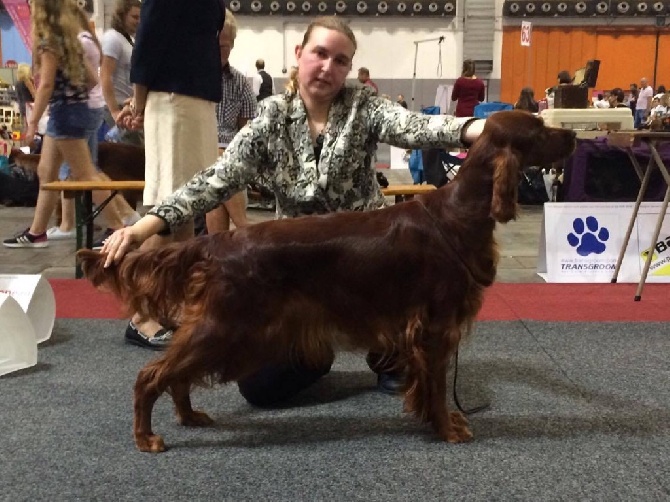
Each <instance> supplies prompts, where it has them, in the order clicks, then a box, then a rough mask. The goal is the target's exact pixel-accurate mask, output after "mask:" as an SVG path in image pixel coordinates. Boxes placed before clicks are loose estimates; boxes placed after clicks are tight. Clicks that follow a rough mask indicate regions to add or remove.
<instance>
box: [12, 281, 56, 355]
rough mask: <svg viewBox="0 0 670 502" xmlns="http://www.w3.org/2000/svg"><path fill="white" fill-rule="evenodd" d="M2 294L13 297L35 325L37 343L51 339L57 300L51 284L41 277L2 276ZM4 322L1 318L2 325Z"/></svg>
mask: <svg viewBox="0 0 670 502" xmlns="http://www.w3.org/2000/svg"><path fill="white" fill-rule="evenodd" d="M0 293H4V294H8V295H10V296H12V297H13V298H14V299H15V300H16V301H17V303H18V304H19V305H20V306H21V308H22V309H23V311H24V312H25V313H26V315H27V316H28V319H29V320H30V322H31V323H32V325H33V330H34V333H35V341H36V342H37V343H42V342H44V341H46V340H48V339H49V338H50V337H51V332H52V331H53V327H54V321H55V319H56V299H55V298H54V292H53V289H51V285H50V284H49V282H48V281H47V280H46V279H45V278H44V277H42V276H41V275H0ZM3 321H4V319H3V318H1V317H0V324H2V322H3Z"/></svg>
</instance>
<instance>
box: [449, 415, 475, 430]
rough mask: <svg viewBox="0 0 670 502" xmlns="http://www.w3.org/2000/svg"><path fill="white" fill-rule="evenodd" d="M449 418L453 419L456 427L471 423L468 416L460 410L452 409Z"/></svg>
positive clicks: (452, 421)
mask: <svg viewBox="0 0 670 502" xmlns="http://www.w3.org/2000/svg"><path fill="white" fill-rule="evenodd" d="M449 418H450V419H451V423H452V424H454V425H455V426H456V427H464V426H467V425H468V424H469V423H470V422H469V421H468V419H467V418H466V416H465V415H463V413H461V412H460V411H452V412H451V413H449Z"/></svg>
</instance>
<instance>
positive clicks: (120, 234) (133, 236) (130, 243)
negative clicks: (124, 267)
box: [100, 226, 143, 267]
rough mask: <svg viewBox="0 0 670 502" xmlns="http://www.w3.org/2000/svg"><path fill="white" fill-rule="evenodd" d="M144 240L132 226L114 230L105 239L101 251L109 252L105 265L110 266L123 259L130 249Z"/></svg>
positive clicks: (136, 246)
mask: <svg viewBox="0 0 670 502" xmlns="http://www.w3.org/2000/svg"><path fill="white" fill-rule="evenodd" d="M142 242H143V239H142V238H141V237H140V236H139V235H138V232H136V231H135V229H133V227H132V226H130V227H125V228H122V229H120V230H117V231H116V232H114V233H113V234H112V235H110V236H109V237H107V239H105V243H104V244H103V246H102V249H101V250H100V252H101V253H107V259H106V260H105V267H109V266H110V265H111V264H112V263H118V262H119V261H121V258H123V257H124V256H125V255H126V253H127V252H128V251H132V250H133V249H136V248H138V247H139V246H140V244H142Z"/></svg>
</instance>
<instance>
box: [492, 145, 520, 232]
mask: <svg viewBox="0 0 670 502" xmlns="http://www.w3.org/2000/svg"><path fill="white" fill-rule="evenodd" d="M519 169H521V165H520V162H519V158H518V156H517V154H516V153H515V152H514V151H513V150H512V148H510V147H509V146H506V147H503V148H500V149H498V151H497V152H496V154H495V158H494V160H493V197H492V198H491V217H492V218H493V219H494V220H496V221H499V222H500V223H507V222H508V221H510V220H513V219H515V218H516V215H517V209H518V206H517V196H518V189H519Z"/></svg>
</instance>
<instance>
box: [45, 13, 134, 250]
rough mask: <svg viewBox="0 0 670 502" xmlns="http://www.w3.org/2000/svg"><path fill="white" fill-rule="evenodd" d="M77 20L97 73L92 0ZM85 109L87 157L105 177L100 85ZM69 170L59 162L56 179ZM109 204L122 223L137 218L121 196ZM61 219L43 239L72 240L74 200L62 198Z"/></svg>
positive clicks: (99, 199)
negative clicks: (100, 156) (100, 158)
mask: <svg viewBox="0 0 670 502" xmlns="http://www.w3.org/2000/svg"><path fill="white" fill-rule="evenodd" d="M80 13H81V14H80V16H79V17H80V23H81V30H82V31H80V33H79V35H78V36H79V41H80V42H81V44H82V47H83V48H84V56H85V57H86V59H87V61H88V62H89V64H90V65H91V67H92V68H93V69H94V70H95V71H96V72H97V70H98V69H99V67H100V60H101V54H102V51H101V46H100V42H99V41H98V38H97V36H96V34H95V31H93V30H92V29H91V26H90V24H89V17H90V16H91V15H92V14H93V2H92V1H91V0H88V1H87V2H86V3H85V4H84V5H83V6H82V7H81V11H80ZM88 110H89V118H88V121H87V125H86V142H87V144H88V149H89V151H90V152H91V159H92V160H93V164H94V165H95V166H96V169H97V170H98V171H99V172H100V174H101V176H103V177H104V178H105V179H108V177H107V175H106V174H104V173H103V172H102V171H101V170H100V168H99V166H98V131H99V130H100V127H101V126H102V123H103V120H104V113H105V100H104V98H103V95H102V87H101V85H100V84H97V85H96V86H95V87H93V88H92V89H91V90H90V91H89V93H88ZM71 171H72V170H71V169H70V166H69V164H68V163H67V162H64V163H63V165H61V167H60V170H59V174H58V179H60V180H67V179H69V178H70V177H71ZM93 201H94V202H95V203H96V204H101V203H102V202H103V201H104V196H103V195H101V194H100V192H97V191H96V192H93ZM110 205H113V206H114V208H115V210H116V211H117V213H118V214H119V216H120V217H121V220H122V221H123V223H124V224H125V225H130V224H132V223H134V222H135V221H137V220H138V219H139V218H140V215H139V214H138V213H137V212H136V211H135V210H134V209H133V208H132V207H130V205H129V204H128V203H127V202H126V200H125V199H124V198H123V197H114V198H113V199H112V200H111V201H110ZM62 209H63V211H62V218H61V223H60V225H59V226H55V227H51V228H50V229H49V230H47V239H48V240H63V239H73V238H74V237H75V230H74V225H75V221H74V220H75V210H74V199H72V198H65V197H63V198H62ZM112 232H113V230H112V229H111V228H108V229H107V230H106V231H105V232H104V233H103V235H102V236H101V238H99V239H98V241H97V242H95V243H94V244H93V248H94V249H96V248H99V247H102V242H103V241H104V239H106V238H107V237H108V236H109V235H110V234H111V233H112Z"/></svg>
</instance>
